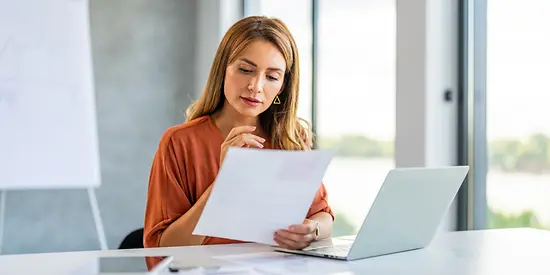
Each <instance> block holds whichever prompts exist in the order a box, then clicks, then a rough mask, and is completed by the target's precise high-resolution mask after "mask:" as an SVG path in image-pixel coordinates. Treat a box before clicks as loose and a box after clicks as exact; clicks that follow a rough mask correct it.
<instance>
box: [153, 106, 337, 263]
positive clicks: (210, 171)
mask: <svg viewBox="0 0 550 275" xmlns="http://www.w3.org/2000/svg"><path fill="white" fill-rule="evenodd" d="M223 141H224V137H223V136H222V135H221V132H220V130H219V129H218V127H217V126H216V125H215V124H214V122H213V120H212V119H211V118H210V116H203V117H200V118H197V119H195V120H193V121H189V122H186V123H184V124H180V125H177V126H174V127H171V128H169V129H168V130H167V131H166V132H165V133H164V134H163V136H162V138H161V140H160V143H159V147H158V150H157V152H156V154H155V157H154V159H153V164H152V168H151V174H150V177H149V189H148V192H147V205H146V209H145V224H144V239H143V244H144V247H146V248H148V247H158V246H159V242H160V236H161V234H162V233H163V231H164V230H165V229H166V227H168V225H170V224H171V223H172V222H174V221H175V220H177V219H178V218H179V217H181V216H182V215H183V214H185V213H186V212H187V211H188V210H189V209H190V208H191V207H192V206H193V205H194V204H195V203H196V202H197V200H198V199H199V198H200V196H201V195H202V194H203V193H204V192H205V191H206V189H208V187H209V186H210V185H211V184H212V183H213V182H214V180H215V178H216V175H217V173H218V169H219V166H220V153H221V144H222V143H223ZM266 143H267V142H266ZM266 147H268V145H267V146H266ZM321 211H324V212H327V213H329V214H330V215H331V216H332V217H333V218H334V214H333V213H332V210H331V208H330V206H329V205H328V201H327V192H326V189H325V186H324V185H323V184H321V187H320V188H319V190H318V191H317V194H316V196H315V198H314V200H313V203H312V205H311V207H310V209H309V212H308V214H307V217H306V218H309V217H311V216H312V215H314V214H316V213H319V212H321ZM228 243H238V241H235V240H229V239H221V238H215V237H206V238H205V239H204V241H203V245H208V244H228ZM149 264H150V263H148V265H149Z"/></svg>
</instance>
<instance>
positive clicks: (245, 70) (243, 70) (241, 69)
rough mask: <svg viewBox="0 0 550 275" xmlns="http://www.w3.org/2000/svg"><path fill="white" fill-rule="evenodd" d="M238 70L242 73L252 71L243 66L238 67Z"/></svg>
mask: <svg viewBox="0 0 550 275" xmlns="http://www.w3.org/2000/svg"><path fill="white" fill-rule="evenodd" d="M239 71H241V72H243V73H251V72H252V71H251V70H247V69H243V68H239Z"/></svg>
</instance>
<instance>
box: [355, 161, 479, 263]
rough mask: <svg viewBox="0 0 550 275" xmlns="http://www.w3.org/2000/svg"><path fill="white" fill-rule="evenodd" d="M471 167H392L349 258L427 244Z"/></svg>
mask: <svg viewBox="0 0 550 275" xmlns="http://www.w3.org/2000/svg"><path fill="white" fill-rule="evenodd" d="M468 171H469V167H468V166H453V167H436V168H397V169H393V170H391V171H390V172H389V173H388V175H387V177H386V179H385V181H384V183H383V184H382V186H381V188H380V190H379V192H378V195H377V196H376V199H375V200H374V203H373V204H372V206H371V208H370V210H369V213H368V214H367V217H366V218H365V220H364V222H363V225H362V226H361V229H360V230H359V232H358V233H357V237H356V239H355V242H354V243H353V245H352V248H351V250H350V252H349V254H348V259H350V260H353V259H359V258H365V257H370V256H379V255H384V254H390V253H395V252H401V251H407V250H412V249H418V248H423V247H425V246H427V245H428V244H429V243H430V242H431V240H432V239H433V237H434V235H435V233H436V230H437V229H438V227H439V224H440V223H441V221H442V219H443V217H444V216H445V214H446V212H447V210H448V209H449V207H450V205H451V203H452V201H453V199H454V198H455V196H456V194H457V193H458V190H459V188H460V186H461V185H462V182H463V181H464V179H465V178H466V175H467V174H468Z"/></svg>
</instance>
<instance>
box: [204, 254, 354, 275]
mask: <svg viewBox="0 0 550 275" xmlns="http://www.w3.org/2000/svg"><path fill="white" fill-rule="evenodd" d="M213 258H215V259H217V260H222V261H227V262H228V263H234V264H238V265H242V266H247V267H249V268H251V269H253V270H255V271H257V272H259V273H261V274H270V275H272V274H281V275H282V274H347V273H345V272H346V271H349V269H350V266H348V265H347V262H345V261H334V260H330V259H323V258H318V257H310V256H302V255H293V254H285V253H278V252H257V253H246V254H236V255H235V254H233V255H224V256H217V257H213Z"/></svg>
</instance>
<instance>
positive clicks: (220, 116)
mask: <svg viewBox="0 0 550 275" xmlns="http://www.w3.org/2000/svg"><path fill="white" fill-rule="evenodd" d="M212 118H213V119H214V123H215V124H216V126H218V128H219V129H220V131H221V132H222V135H223V137H224V138H225V137H227V135H229V132H231V129H233V128H235V127H239V126H256V131H254V134H256V135H258V134H260V133H262V132H263V130H262V127H261V125H260V118H259V117H247V116H243V115H241V114H239V112H237V111H236V110H234V109H233V108H232V107H231V106H230V105H229V103H227V102H226V104H224V107H222V109H221V110H219V111H217V112H215V113H214V114H212Z"/></svg>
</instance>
